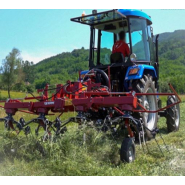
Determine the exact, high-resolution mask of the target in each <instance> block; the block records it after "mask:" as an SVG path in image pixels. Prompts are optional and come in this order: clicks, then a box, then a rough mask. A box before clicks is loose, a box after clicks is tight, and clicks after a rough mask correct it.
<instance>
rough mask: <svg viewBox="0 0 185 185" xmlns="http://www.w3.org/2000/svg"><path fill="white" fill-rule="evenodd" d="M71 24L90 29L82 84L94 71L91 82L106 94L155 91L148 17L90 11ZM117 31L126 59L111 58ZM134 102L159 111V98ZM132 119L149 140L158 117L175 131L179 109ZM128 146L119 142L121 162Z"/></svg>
mask: <svg viewBox="0 0 185 185" xmlns="http://www.w3.org/2000/svg"><path fill="white" fill-rule="evenodd" d="M71 20H72V21H74V22H79V23H81V24H86V25H89V26H90V53H89V71H82V72H81V80H82V81H83V80H86V79H87V76H88V75H89V74H90V73H91V72H92V70H94V71H96V77H95V82H96V83H101V84H103V85H105V86H107V87H109V91H113V92H130V91H134V92H136V93H154V94H156V93H157V92H158V91H159V83H158V80H159V59H158V38H159V35H156V36H154V35H153V28H152V20H151V17H150V16H148V15H147V14H146V13H144V12H142V11H139V10H129V9H119V10H112V11H107V12H101V13H97V11H96V10H93V12H92V15H88V16H85V15H83V16H82V17H77V18H73V19H71ZM121 31H124V32H125V33H126V43H127V44H128V45H129V48H130V56H129V57H127V58H125V57H124V56H123V54H122V53H114V54H112V47H113V45H114V43H115V42H116V41H118V40H119V33H120V32H121ZM108 70H110V71H109V73H108ZM137 98H138V101H139V102H140V104H141V105H142V106H143V107H144V108H145V109H146V110H150V111H155V110H157V109H160V108H161V100H160V99H159V96H155V95H153V96H152V95H150V96H137ZM174 102H176V98H175V97H174V96H169V97H168V101H167V105H170V104H172V103H174ZM99 113H100V112H99ZM132 116H133V117H134V118H137V119H140V120H142V122H143V124H144V126H145V127H146V128H148V129H145V132H146V133H145V134H146V138H147V139H152V138H153V135H152V132H151V130H155V129H156V128H157V122H158V119H159V117H166V124H167V129H168V132H173V131H177V130H178V129H179V124H180V109H179V105H176V106H173V107H170V108H168V109H166V110H165V111H159V112H156V113H152V112H151V113H148V112H143V113H141V112H136V113H133V114H132ZM98 119H99V118H98ZM125 145H128V146H125ZM132 145H133V144H132V141H131V139H128V138H126V139H125V140H124V141H123V144H122V150H121V158H125V156H126V154H125V150H124V149H125V148H129V147H132ZM132 151H134V148H133V150H132ZM133 156H134V155H133ZM126 161H128V159H126Z"/></svg>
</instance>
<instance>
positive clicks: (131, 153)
mask: <svg viewBox="0 0 185 185" xmlns="http://www.w3.org/2000/svg"><path fill="white" fill-rule="evenodd" d="M128 159H129V162H132V161H134V149H133V147H130V148H129V150H128Z"/></svg>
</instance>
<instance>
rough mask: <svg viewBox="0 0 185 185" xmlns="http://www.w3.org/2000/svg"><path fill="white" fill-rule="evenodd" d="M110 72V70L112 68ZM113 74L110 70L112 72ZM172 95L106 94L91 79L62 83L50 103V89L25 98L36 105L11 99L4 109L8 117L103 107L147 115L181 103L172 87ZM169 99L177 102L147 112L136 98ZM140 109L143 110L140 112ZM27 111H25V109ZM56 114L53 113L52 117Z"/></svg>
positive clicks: (83, 110) (106, 92)
mask: <svg viewBox="0 0 185 185" xmlns="http://www.w3.org/2000/svg"><path fill="white" fill-rule="evenodd" d="M109 70H110V69H109ZM109 72H110V71H109ZM169 86H170V89H171V90H172V93H134V92H110V91H107V89H105V88H104V87H102V86H101V84H96V83H94V82H93V81H91V80H88V81H86V82H84V83H81V82H70V81H68V83H67V84H66V85H62V84H59V85H57V88H56V94H54V95H53V97H52V98H51V100H48V88H49V85H46V87H45V89H40V90H38V92H44V93H43V95H42V96H37V97H25V98H24V100H32V99H37V100H40V101H37V102H21V101H20V100H18V99H9V100H8V101H7V102H5V105H4V107H3V106H1V107H2V108H4V109H5V110H6V113H7V114H11V115H15V113H16V112H17V111H20V112H24V113H29V114H41V113H42V114H45V115H49V111H51V112H53V113H56V112H58V113H61V114H62V113H63V112H68V111H82V112H86V111H88V110H89V109H92V110H94V111H98V109H99V108H100V107H113V108H114V109H115V110H117V111H118V112H120V113H122V111H132V112H148V113H157V112H160V111H163V110H165V109H167V108H169V107H171V106H174V105H176V104H179V103H181V99H180V97H179V96H178V94H177V92H176V91H175V90H174V88H173V87H172V85H171V84H169ZM151 95H154V96H157V95H159V96H169V95H175V96H176V97H177V99H178V102H175V103H173V104H171V105H168V106H166V107H163V108H161V109H159V110H155V111H149V110H146V109H145V107H143V106H142V105H141V104H140V103H139V102H138V101H137V96H151ZM137 107H140V108H141V109H140V110H138V109H137ZM22 109H26V110H22ZM50 115H53V114H50Z"/></svg>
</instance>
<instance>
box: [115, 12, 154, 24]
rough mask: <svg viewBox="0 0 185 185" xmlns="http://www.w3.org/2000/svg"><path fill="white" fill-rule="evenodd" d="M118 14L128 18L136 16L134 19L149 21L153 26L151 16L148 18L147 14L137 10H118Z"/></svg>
mask: <svg viewBox="0 0 185 185" xmlns="http://www.w3.org/2000/svg"><path fill="white" fill-rule="evenodd" d="M118 12H120V13H121V14H123V15H125V16H126V17H129V16H134V17H141V18H144V19H147V20H148V21H149V22H150V24H152V19H151V17H150V16H148V15H147V14H146V13H145V12H143V11H140V10H135V9H118Z"/></svg>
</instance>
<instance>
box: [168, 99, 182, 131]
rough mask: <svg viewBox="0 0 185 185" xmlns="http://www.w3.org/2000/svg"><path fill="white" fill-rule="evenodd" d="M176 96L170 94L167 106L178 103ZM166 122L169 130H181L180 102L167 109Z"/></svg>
mask: <svg viewBox="0 0 185 185" xmlns="http://www.w3.org/2000/svg"><path fill="white" fill-rule="evenodd" d="M176 102H177V99H176V97H175V96H169V97H168V100H167V106H168V105H171V104H173V103H176ZM166 113H167V114H166V124H167V129H168V132H175V131H178V130H179V126H180V107H179V104H177V105H174V106H173V107H170V108H168V109H167V110H166Z"/></svg>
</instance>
